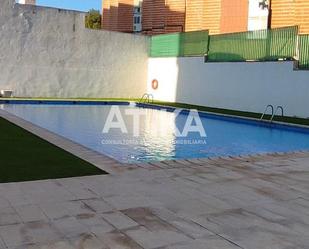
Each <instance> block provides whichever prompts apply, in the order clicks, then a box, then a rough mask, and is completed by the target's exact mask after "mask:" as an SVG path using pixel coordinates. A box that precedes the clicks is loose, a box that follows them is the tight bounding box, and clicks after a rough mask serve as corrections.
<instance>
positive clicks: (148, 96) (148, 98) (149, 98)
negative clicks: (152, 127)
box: [139, 93, 154, 103]
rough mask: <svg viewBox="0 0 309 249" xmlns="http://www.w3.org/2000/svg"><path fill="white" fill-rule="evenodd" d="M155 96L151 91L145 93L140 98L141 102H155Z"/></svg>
mask: <svg viewBox="0 0 309 249" xmlns="http://www.w3.org/2000/svg"><path fill="white" fill-rule="evenodd" d="M153 102H154V97H153V95H152V94H150V93H144V94H143V96H142V97H141V98H140V100H139V103H153Z"/></svg>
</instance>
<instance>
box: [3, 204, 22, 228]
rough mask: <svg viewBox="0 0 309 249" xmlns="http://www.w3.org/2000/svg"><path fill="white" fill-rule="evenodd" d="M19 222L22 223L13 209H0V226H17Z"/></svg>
mask: <svg viewBox="0 0 309 249" xmlns="http://www.w3.org/2000/svg"><path fill="white" fill-rule="evenodd" d="M21 222H22V221H21V219H20V217H19V215H18V214H17V212H16V210H15V209H14V208H12V207H5V208H1V209H0V226H4V225H13V224H19V223H21Z"/></svg>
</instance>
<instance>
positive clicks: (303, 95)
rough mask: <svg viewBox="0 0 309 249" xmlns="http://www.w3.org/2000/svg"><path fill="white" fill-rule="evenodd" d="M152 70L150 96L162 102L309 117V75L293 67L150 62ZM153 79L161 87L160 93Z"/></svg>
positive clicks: (174, 60)
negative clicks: (276, 109)
mask: <svg viewBox="0 0 309 249" xmlns="http://www.w3.org/2000/svg"><path fill="white" fill-rule="evenodd" d="M148 66H149V69H148V70H149V75H148V81H147V82H148V92H149V93H152V94H153V95H154V98H155V99H158V100H162V101H172V102H174V101H176V102H181V103H188V104H195V105H202V106H209V107H217V108H225V109H233V110H241V111H250V112H263V111H264V109H265V107H266V105H267V104H272V105H274V106H277V105H282V106H283V107H284V110H285V114H286V115H287V116H298V117H303V118H307V117H309V72H308V71H293V62H265V63H258V62H256V63H204V62H203V58H198V57H193V58H150V59H149V64H148ZM175 73H177V75H174V74H175ZM152 79H158V81H159V88H158V89H157V90H153V89H152V88H151V81H152Z"/></svg>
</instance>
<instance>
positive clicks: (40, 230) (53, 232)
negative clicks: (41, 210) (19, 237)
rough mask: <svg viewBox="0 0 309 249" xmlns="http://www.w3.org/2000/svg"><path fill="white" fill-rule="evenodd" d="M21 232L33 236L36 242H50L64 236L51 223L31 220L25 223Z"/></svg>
mask: <svg viewBox="0 0 309 249" xmlns="http://www.w3.org/2000/svg"><path fill="white" fill-rule="evenodd" d="M21 232H22V233H23V234H25V235H26V236H28V237H30V238H32V240H33V241H34V242H35V243H48V242H53V241H58V240H61V239H62V238H63V236H62V234H61V233H60V232H59V231H58V230H57V229H56V228H55V226H53V225H52V224H50V223H46V222H41V221H39V222H29V223H25V224H24V226H23V227H22V230H21Z"/></svg>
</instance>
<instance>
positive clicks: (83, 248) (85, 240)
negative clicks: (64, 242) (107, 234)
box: [57, 234, 109, 249]
mask: <svg viewBox="0 0 309 249" xmlns="http://www.w3.org/2000/svg"><path fill="white" fill-rule="evenodd" d="M70 241H71V244H72V248H78V249H109V248H108V247H107V246H106V245H105V244H104V243H103V242H102V241H100V240H99V239H97V238H96V237H95V236H94V235H91V234H81V235H80V236H79V237H76V238H71V239H70ZM57 249H58V248H57ZM64 249H67V248H64Z"/></svg>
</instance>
